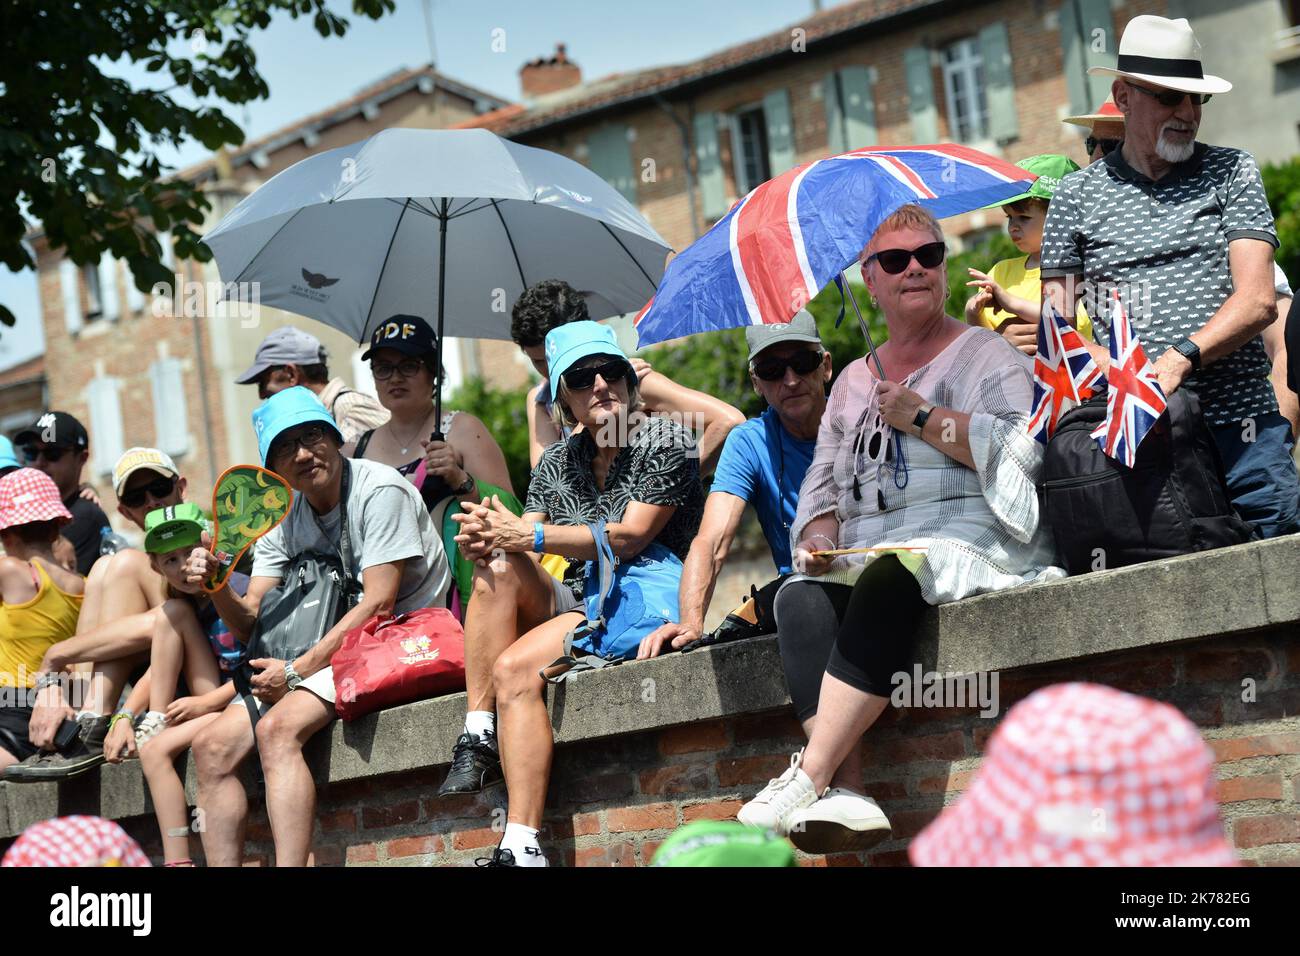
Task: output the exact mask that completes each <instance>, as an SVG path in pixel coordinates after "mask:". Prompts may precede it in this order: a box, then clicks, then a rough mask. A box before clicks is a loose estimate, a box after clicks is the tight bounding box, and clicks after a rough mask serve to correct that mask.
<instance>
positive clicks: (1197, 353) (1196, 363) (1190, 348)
mask: <svg viewBox="0 0 1300 956" xmlns="http://www.w3.org/2000/svg"><path fill="white" fill-rule="evenodd" d="M1174 351H1175V352H1177V353H1178V354H1179V355H1182V356H1183V357H1185V358H1186V359H1187V361H1189V362H1191V363H1192V371H1193V372H1199V371H1200V370H1201V347H1200V346H1199V345H1197V344H1196V343H1195V342H1193V341H1192V340H1191V339H1188V338H1184V339H1182V340H1181V341H1178V342H1175V343H1174Z"/></svg>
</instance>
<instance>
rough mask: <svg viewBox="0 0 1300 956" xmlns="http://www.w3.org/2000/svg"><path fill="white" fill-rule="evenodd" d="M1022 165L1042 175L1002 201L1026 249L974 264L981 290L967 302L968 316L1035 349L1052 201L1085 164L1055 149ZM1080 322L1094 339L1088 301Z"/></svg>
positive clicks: (1012, 232)
mask: <svg viewBox="0 0 1300 956" xmlns="http://www.w3.org/2000/svg"><path fill="white" fill-rule="evenodd" d="M1016 165H1017V166H1019V167H1020V168H1021V169H1027V170H1029V172H1031V173H1036V174H1037V175H1038V179H1037V180H1036V181H1035V182H1034V184H1033V185H1032V186H1030V187H1029V191H1028V192H1026V193H1021V194H1020V195H1019V196H1014V197H1012V198H1011V199H1008V200H1007V201H1006V202H1004V203H1001V204H1000V205H1001V208H1002V211H1003V212H1004V213H1006V216H1007V234H1008V235H1009V236H1010V237H1011V241H1012V242H1014V243H1015V244H1016V248H1017V249H1019V250H1020V251H1021V252H1023V253H1024V255H1023V256H1020V257H1018V258H1015V259H1003V260H1002V261H1001V262H998V263H995V264H994V266H993V268H992V269H990V270H989V271H988V273H987V274H985V273H983V272H980V271H979V270H978V269H971V270H969V271H970V274H971V276H973V277H974V278H973V279H972V281H970V282H968V283H966V284H967V285H972V286H976V287H977V291H976V293H975V294H974V295H973V296H971V298H970V300H969V301H967V303H966V321H967V322H969V323H970V324H971V325H980V326H983V327H984V328H986V329H993V330H994V331H996V332H999V333H1001V334H1002V336H1003V337H1004V338H1005V339H1006V340H1007V341H1008V342H1009V343H1010V344H1012V345H1014V346H1015V347H1016V348H1018V349H1020V351H1022V352H1024V353H1025V354H1026V355H1033V354H1034V353H1035V352H1036V351H1037V350H1038V317H1039V314H1040V309H1041V305H1040V298H1041V289H1042V280H1041V278H1040V274H1039V267H1040V265H1039V252H1040V251H1041V250H1042V247H1043V224H1044V223H1045V222H1046V221H1047V207H1048V203H1049V202H1050V201H1051V199H1052V194H1053V193H1054V192H1056V186H1057V183H1059V182H1060V181H1061V179H1062V178H1063V177H1065V176H1068V175H1069V174H1070V173H1072V172H1075V171H1076V170H1077V169H1078V168H1079V166H1078V164H1077V163H1075V162H1074V161H1073V160H1071V159H1069V158H1067V157H1065V156H1058V155H1055V154H1053V153H1044V154H1043V155H1041V156H1031V157H1029V158H1028V159H1022V160H1021V161H1020V162H1018V163H1016ZM989 208H992V207H989ZM1075 322H1076V326H1077V327H1078V329H1079V334H1080V335H1082V336H1083V337H1084V338H1085V339H1087V340H1088V341H1089V342H1091V341H1092V322H1091V320H1089V318H1088V313H1087V312H1086V311H1084V308H1083V305H1082V303H1080V305H1079V310H1078V312H1077V313H1076V314H1075Z"/></svg>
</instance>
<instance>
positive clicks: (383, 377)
mask: <svg viewBox="0 0 1300 956" xmlns="http://www.w3.org/2000/svg"><path fill="white" fill-rule="evenodd" d="M422 368H424V363H423V362H421V361H418V360H416V359H403V360H402V361H400V362H398V363H397V364H396V365H394V364H393V363H392V362H371V363H370V375H371V377H372V378H373V379H374V380H375V381H377V382H385V381H387V380H388V379H390V378H392V377H393V373H394V372H397V373H398V374H400V375H401V376H402V378H415V376H417V375H419V374H420V369H422Z"/></svg>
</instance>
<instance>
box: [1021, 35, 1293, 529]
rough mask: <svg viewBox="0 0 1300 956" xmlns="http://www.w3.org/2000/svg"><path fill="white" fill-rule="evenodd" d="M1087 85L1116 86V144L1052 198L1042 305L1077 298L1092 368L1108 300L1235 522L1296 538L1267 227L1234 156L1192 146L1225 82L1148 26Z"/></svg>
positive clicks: (1252, 168) (1100, 354)
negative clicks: (1212, 452) (1187, 408)
mask: <svg viewBox="0 0 1300 956" xmlns="http://www.w3.org/2000/svg"><path fill="white" fill-rule="evenodd" d="M1089 72H1090V73H1096V74H1104V75H1112V76H1114V77H1116V79H1115V82H1114V83H1113V84H1112V86H1111V94H1112V95H1113V96H1114V98H1115V105H1116V106H1117V107H1119V110H1120V112H1121V113H1123V114H1124V120H1125V134H1124V141H1123V143H1122V144H1121V145H1120V147H1119V148H1118V149H1115V150H1113V151H1111V152H1110V153H1109V154H1108V155H1107V156H1106V157H1105V158H1103V159H1102V160H1101V161H1099V162H1096V163H1093V164H1092V165H1090V166H1088V167H1086V168H1084V169H1081V170H1080V171H1079V172H1077V173H1072V174H1071V175H1069V176H1066V177H1065V178H1064V179H1063V180H1062V181H1061V184H1060V186H1058V187H1057V190H1056V195H1055V196H1053V197H1052V207H1051V209H1050V210H1049V211H1048V214H1047V223H1046V225H1045V226H1044V228H1043V248H1042V277H1043V297H1044V301H1046V300H1048V299H1049V298H1050V299H1051V300H1052V301H1053V303H1054V304H1055V305H1056V307H1057V308H1058V309H1059V310H1060V312H1061V314H1062V315H1067V316H1072V315H1074V311H1075V304H1076V302H1077V301H1078V299H1079V298H1080V296H1084V297H1085V305H1086V306H1087V308H1088V310H1089V312H1090V313H1092V314H1093V316H1094V328H1095V329H1097V334H1098V340H1099V343H1100V344H1099V345H1097V346H1092V345H1091V344H1089V346H1088V348H1089V350H1090V351H1091V352H1092V353H1093V356H1094V358H1096V360H1097V362H1098V364H1099V365H1101V367H1102V368H1105V367H1106V366H1107V365H1108V364H1109V353H1108V352H1107V350H1106V348H1105V344H1106V342H1107V341H1108V338H1109V336H1108V334H1107V333H1108V326H1109V319H1110V311H1111V308H1112V306H1111V302H1112V301H1113V299H1112V297H1111V290H1112V289H1117V290H1118V291H1119V293H1120V296H1121V297H1122V298H1123V300H1124V303H1125V307H1126V309H1127V310H1128V313H1129V317H1130V318H1131V319H1132V322H1133V327H1134V329H1135V330H1136V332H1137V335H1138V338H1139V339H1140V340H1141V342H1142V346H1143V348H1144V349H1145V351H1146V353H1147V355H1148V356H1149V357H1150V358H1151V359H1152V361H1153V362H1154V363H1155V369H1156V373H1157V374H1158V375H1159V378H1160V384H1161V386H1162V387H1163V388H1164V390H1165V392H1166V394H1172V393H1173V392H1174V391H1176V390H1177V389H1178V388H1180V387H1183V386H1186V387H1187V388H1188V389H1189V390H1190V391H1192V392H1194V393H1195V394H1196V397H1197V398H1198V399H1199V401H1200V405H1201V410H1202V412H1203V413H1204V416H1205V421H1206V423H1207V424H1208V425H1209V426H1210V430H1211V432H1213V434H1214V438H1215V443H1216V444H1217V446H1218V449H1219V453H1220V456H1221V457H1222V459H1223V464H1224V468H1225V470H1226V472H1227V478H1228V492H1229V494H1230V496H1231V498H1232V502H1233V505H1234V506H1235V507H1236V509H1237V511H1238V513H1239V514H1240V515H1241V516H1242V517H1243V518H1244V519H1246V520H1247V521H1249V522H1251V523H1252V524H1254V526H1255V527H1256V529H1257V530H1258V531H1259V533H1260V534H1262V535H1263V536H1264V537H1273V536H1276V535H1281V534H1289V533H1291V532H1294V531H1297V530H1300V515H1298V512H1300V500H1298V499H1300V478H1297V475H1296V469H1295V464H1294V463H1293V461H1292V459H1291V449H1292V438H1291V428H1290V425H1289V423H1288V422H1287V421H1286V420H1285V419H1284V418H1283V417H1282V416H1281V415H1280V414H1278V404H1277V399H1276V398H1275V396H1274V393H1273V389H1272V386H1271V384H1270V381H1269V374H1270V372H1271V366H1272V363H1271V362H1270V361H1269V357H1268V354H1267V352H1266V350H1265V347H1264V344H1263V342H1262V340H1261V333H1262V332H1264V331H1265V330H1266V329H1267V328H1268V327H1269V325H1270V323H1272V322H1273V320H1274V319H1275V318H1276V317H1277V303H1276V293H1275V292H1274V288H1273V253H1274V250H1275V249H1276V248H1277V245H1278V241H1277V230H1276V228H1275V226H1274V223H1273V215H1272V213H1271V212H1270V211H1269V206H1268V200H1267V198H1266V197H1265V195H1264V186H1263V182H1262V181H1261V179H1260V175H1259V167H1258V166H1257V165H1256V164H1255V160H1254V158H1253V157H1252V156H1251V155H1250V154H1249V153H1247V152H1244V151H1243V150H1239V149H1232V148H1230V147H1227V146H1208V145H1206V144H1205V143H1198V142H1197V141H1196V134H1197V131H1198V129H1199V128H1200V123H1201V109H1202V107H1203V106H1204V104H1205V102H1206V101H1207V100H1209V99H1210V97H1211V96H1212V95H1215V94H1219V93H1226V92H1228V91H1229V90H1231V89H1232V84H1231V83H1229V82H1228V81H1227V80H1225V79H1222V78H1221V77H1217V76H1211V75H1209V74H1207V73H1206V72H1205V71H1204V70H1203V69H1202V66H1201V60H1200V45H1199V44H1198V43H1197V42H1196V37H1195V36H1194V35H1193V33H1192V28H1191V25H1190V24H1189V23H1188V22H1187V21H1186V20H1167V19H1165V18H1164V17H1155V16H1140V17H1134V18H1133V19H1132V20H1131V21H1129V23H1128V25H1127V27H1125V29H1124V35H1123V37H1122V38H1121V40H1120V45H1119V58H1118V62H1117V63H1116V65H1115V66H1114V67H1093V68H1092V69H1090V70H1089ZM1216 105H1217V104H1216ZM1098 319H1100V320H1101V321H1098Z"/></svg>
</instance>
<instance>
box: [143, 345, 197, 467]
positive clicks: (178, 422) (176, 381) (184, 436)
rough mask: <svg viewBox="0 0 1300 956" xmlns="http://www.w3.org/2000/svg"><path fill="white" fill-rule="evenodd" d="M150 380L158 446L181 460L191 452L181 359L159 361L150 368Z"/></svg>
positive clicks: (155, 442) (155, 441)
mask: <svg viewBox="0 0 1300 956" xmlns="http://www.w3.org/2000/svg"><path fill="white" fill-rule="evenodd" d="M149 380H150V382H151V384H152V386H153V415H154V432H155V436H156V437H155V439H154V447H156V448H158V449H161V450H162V451H165V452H166V453H167V454H169V455H171V456H172V457H173V458H178V457H180V456H181V455H183V454H185V453H186V452H187V451H189V450H190V429H189V419H188V417H187V412H186V405H185V379H184V376H183V375H182V374H181V363H180V359H176V358H171V357H164V358H159V359H158V360H157V361H155V362H154V363H153V364H152V365H150V366H149Z"/></svg>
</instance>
